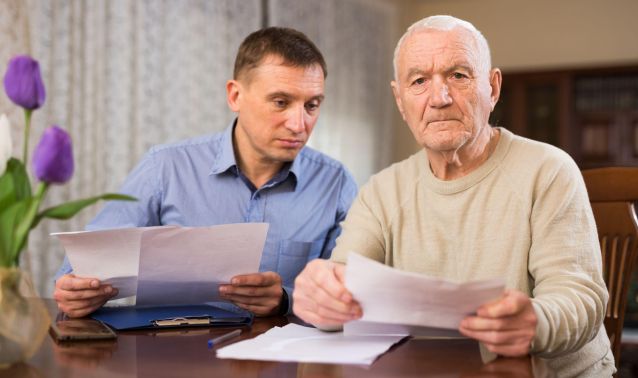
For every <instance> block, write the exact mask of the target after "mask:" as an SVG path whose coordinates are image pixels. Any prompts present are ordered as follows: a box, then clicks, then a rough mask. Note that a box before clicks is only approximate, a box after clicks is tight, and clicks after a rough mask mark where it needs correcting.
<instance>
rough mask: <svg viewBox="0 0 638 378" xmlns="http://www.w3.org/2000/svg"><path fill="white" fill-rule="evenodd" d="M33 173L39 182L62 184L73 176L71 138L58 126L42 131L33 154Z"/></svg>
mask: <svg viewBox="0 0 638 378" xmlns="http://www.w3.org/2000/svg"><path fill="white" fill-rule="evenodd" d="M32 167H33V171H34V173H35V177H37V178H38V180H40V181H44V182H47V183H54V184H64V183H65V182H67V181H69V179H70V178H71V176H73V148H72V146H71V137H70V136H69V134H68V133H67V132H66V131H64V129H62V128H60V127H58V126H55V125H53V126H51V127H49V128H48V129H46V130H44V133H43V134H42V138H41V139H40V143H38V146H37V147H36V148H35V151H34V153H33V166H32Z"/></svg>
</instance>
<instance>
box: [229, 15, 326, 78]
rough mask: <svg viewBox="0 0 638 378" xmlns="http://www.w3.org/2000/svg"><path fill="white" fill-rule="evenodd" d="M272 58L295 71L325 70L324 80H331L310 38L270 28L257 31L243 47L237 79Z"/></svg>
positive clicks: (238, 64)
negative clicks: (314, 67) (308, 69)
mask: <svg viewBox="0 0 638 378" xmlns="http://www.w3.org/2000/svg"><path fill="white" fill-rule="evenodd" d="M268 55H275V56H279V57H281V58H282V59H283V60H284V64H286V65H291V66H295V67H310V66H313V65H315V64H318V65H319V66H321V69H322V70H323V77H324V78H326V76H328V71H327V69H326V61H325V60H324V59H323V55H321V52H320V51H319V49H318V48H317V46H315V44H314V43H312V41H311V40H310V39H309V38H308V37H306V35H305V34H304V33H302V32H300V31H297V30H295V29H290V28H283V27H275V26H272V27H268V28H264V29H260V30H257V31H255V32H253V33H251V34H250V35H248V37H246V39H244V41H243V42H242V43H241V45H240V46H239V50H238V51H237V57H236V58H235V69H234V70H233V78H234V79H235V80H237V79H239V77H240V76H241V75H242V74H245V73H246V72H247V71H250V70H252V69H253V68H256V67H257V66H259V64H260V63H261V61H262V60H263V59H264V58H265V57H266V56H268Z"/></svg>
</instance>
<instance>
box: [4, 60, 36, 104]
mask: <svg viewBox="0 0 638 378" xmlns="http://www.w3.org/2000/svg"><path fill="white" fill-rule="evenodd" d="M4 90H5V92H7V96H9V98H10V99H11V101H13V102H14V103H15V104H16V105H19V106H21V107H23V108H24V109H26V110H35V109H38V108H39V107H41V106H42V104H44V99H45V98H46V93H45V90H44V83H42V77H41V76H40V65H39V64H38V62H37V61H36V60H34V59H33V58H31V57H30V56H28V55H18V56H15V57H13V58H12V59H11V61H10V62H9V67H8V68H7V73H6V74H5V75H4Z"/></svg>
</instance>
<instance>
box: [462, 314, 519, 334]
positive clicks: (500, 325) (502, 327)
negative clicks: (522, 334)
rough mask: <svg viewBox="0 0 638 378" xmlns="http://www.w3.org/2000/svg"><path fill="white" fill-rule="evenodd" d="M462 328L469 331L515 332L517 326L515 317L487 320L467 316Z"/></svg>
mask: <svg viewBox="0 0 638 378" xmlns="http://www.w3.org/2000/svg"><path fill="white" fill-rule="evenodd" d="M460 328H464V329H467V330H469V331H507V330H515V329H518V328H519V327H517V326H516V322H515V318H514V317H511V316H510V317H503V318H485V317H482V316H467V317H465V319H463V320H462V321H461V324H460Z"/></svg>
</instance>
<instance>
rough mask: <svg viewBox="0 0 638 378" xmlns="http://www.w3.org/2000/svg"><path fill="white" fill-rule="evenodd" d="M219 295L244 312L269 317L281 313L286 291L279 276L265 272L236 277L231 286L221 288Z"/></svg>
mask: <svg viewBox="0 0 638 378" xmlns="http://www.w3.org/2000/svg"><path fill="white" fill-rule="evenodd" d="M219 293H220V295H221V296H222V298H224V299H228V300H230V301H232V302H233V303H234V304H236V305H237V306H239V307H241V308H243V309H244V310H248V311H250V312H252V313H253V314H255V315H257V316H268V315H276V314H277V313H279V310H280V307H281V299H282V297H283V293H284V289H283V288H282V287H281V276H279V274H277V273H275V272H264V273H253V274H242V275H239V276H235V277H233V278H231V280H230V285H220V286H219Z"/></svg>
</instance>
